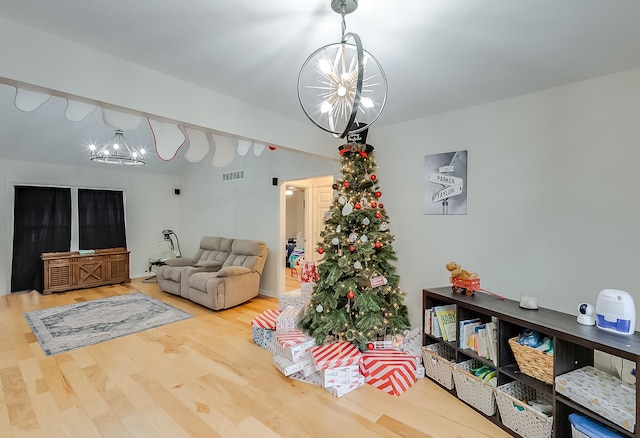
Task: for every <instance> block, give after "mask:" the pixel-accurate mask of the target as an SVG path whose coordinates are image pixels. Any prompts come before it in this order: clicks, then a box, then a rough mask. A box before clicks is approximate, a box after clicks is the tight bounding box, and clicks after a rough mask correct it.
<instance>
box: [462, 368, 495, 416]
mask: <svg viewBox="0 0 640 438" xmlns="http://www.w3.org/2000/svg"><path fill="white" fill-rule="evenodd" d="M482 365H484V364H483V363H482V362H480V361H479V360H475V359H471V360H467V361H464V362H460V363H457V364H455V365H454V366H453V381H454V382H455V385H456V393H457V395H458V398H459V399H460V400H462V401H463V402H466V403H468V404H470V405H471V406H473V407H474V408H476V409H477V410H479V411H480V412H482V413H483V414H485V415H494V414H495V413H496V396H495V391H494V388H493V386H491V385H489V384H487V383H485V382H483V381H482V380H480V379H479V378H477V377H476V376H474V375H473V374H471V370H472V369H475V368H479V367H481V366H482Z"/></svg>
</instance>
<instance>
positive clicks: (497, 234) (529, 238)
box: [369, 70, 640, 326]
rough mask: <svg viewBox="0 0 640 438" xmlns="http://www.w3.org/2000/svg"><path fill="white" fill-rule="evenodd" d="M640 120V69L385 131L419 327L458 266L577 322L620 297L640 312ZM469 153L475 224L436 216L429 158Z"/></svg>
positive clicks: (376, 136)
mask: <svg viewBox="0 0 640 438" xmlns="http://www.w3.org/2000/svg"><path fill="white" fill-rule="evenodd" d="M425 98H427V97H425ZM639 114H640V70H634V71H629V72H624V73H619V74H615V75H610V76H606V77H601V78H596V79H592V80H588V81H584V82H579V83H574V84H571V85H567V86H563V87H559V88H555V89H551V90H546V91H542V92H537V93H533V94H528V95H524V96H520V97H516V98H512V99H508V100H504V101H500V102H495V103H491V104H487V105H481V106H477V107H473V108H468V109H464V110H461V111H456V112H452V113H448V114H442V115H439V116H435V117H429V118H424V119H419V120H413V121H408V122H405V123H402V124H398V125H394V126H389V127H384V128H376V127H373V128H372V130H371V132H370V133H369V142H370V143H371V144H373V145H374V146H375V147H376V161H377V163H378V165H379V166H380V169H379V175H378V176H379V177H380V179H379V181H380V184H381V188H382V192H383V196H382V198H381V201H382V202H383V203H384V204H385V206H386V208H387V209H388V212H389V214H390V217H391V232H392V233H394V234H395V236H396V242H395V243H394V249H395V250H396V251H397V253H398V256H399V260H398V262H397V265H398V274H399V275H400V279H401V280H400V286H401V288H402V289H403V290H404V291H405V292H406V293H407V297H406V302H407V304H408V306H409V309H410V318H411V321H412V324H413V325H414V326H415V325H417V324H419V322H420V321H421V315H420V308H421V290H422V289H423V288H428V287H434V286H445V285H448V281H449V280H448V275H447V274H448V272H447V271H446V269H445V267H444V265H445V264H446V263H447V262H449V261H451V260H456V261H458V262H459V263H461V264H462V266H463V267H464V268H466V269H468V270H471V271H477V272H478V273H479V275H480V278H481V286H482V287H484V288H485V289H488V290H491V291H495V292H498V293H500V294H503V295H505V296H507V297H509V298H513V299H519V297H520V295H536V296H538V297H539V305H540V306H542V307H548V308H553V309H556V310H560V311H564V312H567V313H572V314H575V313H576V307H577V305H578V303H580V302H584V301H586V302H590V303H593V304H595V300H596V297H597V294H598V292H599V291H600V290H602V289H605V288H617V289H622V290H626V291H628V292H629V293H631V295H632V296H633V297H634V299H635V303H636V308H638V305H640V283H638V279H637V275H638V274H637V273H638V262H639V258H638V255H637V254H638V248H639V247H640V237H639V236H640V234H639V233H638V227H639V226H640V205H639V201H638V193H637V190H638V187H640V171H639V166H638V163H640V121H639ZM465 149H466V150H468V151H469V155H468V157H469V168H468V181H467V187H468V212H467V215H464V216H426V215H424V214H423V209H422V203H423V196H424V183H423V181H424V177H423V171H424V169H423V167H424V156H425V155H427V154H434V153H440V152H449V151H456V150H465ZM636 313H637V310H636Z"/></svg>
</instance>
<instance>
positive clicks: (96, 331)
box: [24, 292, 192, 356]
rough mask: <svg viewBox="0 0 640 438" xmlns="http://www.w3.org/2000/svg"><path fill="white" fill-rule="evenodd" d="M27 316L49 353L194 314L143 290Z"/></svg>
mask: <svg viewBox="0 0 640 438" xmlns="http://www.w3.org/2000/svg"><path fill="white" fill-rule="evenodd" d="M24 316H25V318H26V319H27V322H28V323H29V325H30V326H31V329H32V330H33V333H34V334H35V335H36V337H37V338H38V342H40V345H41V346H42V349H43V350H44V352H45V354H46V355H47V356H51V355H53V354H58V353H63V352H65V351H69V350H74V349H76V348H81V347H86V346H88V345H93V344H97V343H98V342H103V341H107V340H109V339H114V338H119V337H121V336H126V335H129V334H131V333H136V332H140V331H143V330H147V329H150V328H153V327H158V326H161V325H165V324H169V323H172V322H176V321H182V320H183V319H188V318H191V317H192V315H190V314H188V313H187V312H183V311H182V310H180V309H176V308H175V307H173V306H170V305H169V304H165V303H163V302H162V301H159V300H156V299H155V298H151V297H150V296H147V295H145V294H143V293H141V292H133V293H130V294H127V295H117V296H113V297H109V298H103V299H99V300H92V301H87V302H84V303H78V304H68V305H66V306H58V307H52V308H49V309H42V310H35V311H33V312H25V314H24Z"/></svg>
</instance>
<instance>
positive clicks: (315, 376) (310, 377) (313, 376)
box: [288, 366, 322, 386]
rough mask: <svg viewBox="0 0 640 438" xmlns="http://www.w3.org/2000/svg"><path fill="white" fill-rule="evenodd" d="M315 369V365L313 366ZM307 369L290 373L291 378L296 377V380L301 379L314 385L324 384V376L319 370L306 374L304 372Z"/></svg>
mask: <svg viewBox="0 0 640 438" xmlns="http://www.w3.org/2000/svg"><path fill="white" fill-rule="evenodd" d="M313 368H314V369H315V366H314V367H313ZM304 371H305V370H302V371H297V372H295V373H293V374H289V376H288V377H289V378H290V379H294V380H300V381H301V382H307V383H310V384H312V385H317V386H321V385H322V376H321V375H320V372H319V371H315V372H313V373H310V374H306V375H305V373H304Z"/></svg>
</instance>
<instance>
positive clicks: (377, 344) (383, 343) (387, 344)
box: [373, 337, 394, 350]
mask: <svg viewBox="0 0 640 438" xmlns="http://www.w3.org/2000/svg"><path fill="white" fill-rule="evenodd" d="M373 348H374V350H377V349H379V348H394V345H393V341H392V340H391V337H389V339H384V340H380V339H379V340H377V341H373Z"/></svg>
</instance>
